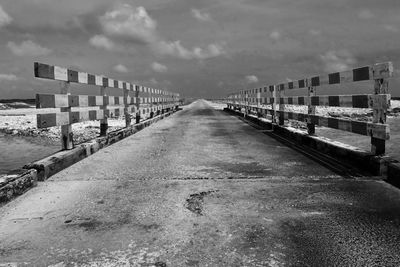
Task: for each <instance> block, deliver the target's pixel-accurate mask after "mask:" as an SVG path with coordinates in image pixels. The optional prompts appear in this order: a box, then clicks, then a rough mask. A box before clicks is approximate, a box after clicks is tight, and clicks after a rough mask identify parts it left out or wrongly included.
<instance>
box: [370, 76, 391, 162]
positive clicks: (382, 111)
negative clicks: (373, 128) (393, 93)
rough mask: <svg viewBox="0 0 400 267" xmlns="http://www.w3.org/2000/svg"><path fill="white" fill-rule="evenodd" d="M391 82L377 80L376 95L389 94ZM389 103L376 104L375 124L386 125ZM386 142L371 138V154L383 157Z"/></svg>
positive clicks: (373, 120)
mask: <svg viewBox="0 0 400 267" xmlns="http://www.w3.org/2000/svg"><path fill="white" fill-rule="evenodd" d="M388 92H389V81H388V80H387V79H375V85H374V94H375V95H378V94H388ZM387 109H388V103H374V107H373V110H372V112H373V117H372V122H373V123H386V113H387ZM385 147H386V140H383V139H378V138H375V137H373V136H372V137H371V152H372V153H373V154H374V155H383V154H385V152H386V151H385V150H386V148H385Z"/></svg>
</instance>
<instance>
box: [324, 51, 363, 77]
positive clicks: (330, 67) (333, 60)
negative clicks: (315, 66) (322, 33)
mask: <svg viewBox="0 0 400 267" xmlns="http://www.w3.org/2000/svg"><path fill="white" fill-rule="evenodd" d="M320 57H321V60H322V62H323V63H324V65H325V66H324V70H325V71H326V72H329V73H331V72H340V71H345V70H349V69H351V68H352V67H353V66H354V65H355V64H356V59H355V58H354V56H353V55H351V54H350V53H349V52H348V51H345V50H341V51H328V52H326V53H325V54H324V55H321V56H320Z"/></svg>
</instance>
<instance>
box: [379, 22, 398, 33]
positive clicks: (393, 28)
mask: <svg viewBox="0 0 400 267" xmlns="http://www.w3.org/2000/svg"><path fill="white" fill-rule="evenodd" d="M383 28H384V29H385V30H387V31H388V32H399V29H398V28H397V27H396V26H394V25H389V24H385V25H383Z"/></svg>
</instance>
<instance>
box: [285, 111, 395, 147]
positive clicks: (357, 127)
mask: <svg viewBox="0 0 400 267" xmlns="http://www.w3.org/2000/svg"><path fill="white" fill-rule="evenodd" d="M278 113H280V114H283V117H284V119H285V120H297V121H302V122H306V123H313V124H315V125H319V126H323V127H328V128H332V129H338V130H342V131H346V132H352V133H356V134H360V135H366V136H372V137H375V138H378V139H382V140H389V125H388V124H380V123H371V122H363V121H354V120H347V119H338V118H330V117H324V116H317V115H311V114H304V113H295V112H287V111H278Z"/></svg>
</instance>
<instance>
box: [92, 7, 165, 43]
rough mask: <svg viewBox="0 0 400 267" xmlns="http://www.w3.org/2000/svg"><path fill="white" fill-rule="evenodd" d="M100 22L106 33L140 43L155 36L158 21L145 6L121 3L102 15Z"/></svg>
mask: <svg viewBox="0 0 400 267" xmlns="http://www.w3.org/2000/svg"><path fill="white" fill-rule="evenodd" d="M100 24H101V25H102V27H103V31H104V33H105V34H106V35H109V36H115V37H118V38H122V39H127V40H132V41H135V42H140V43H150V42H152V41H153V40H154V39H155V38H156V37H155V29H156V27H157V23H156V21H155V20H153V19H152V18H151V17H150V16H149V15H148V14H147V11H146V9H145V8H144V7H138V8H133V7H132V6H131V5H128V4H124V5H119V6H118V7H117V8H116V9H115V10H113V11H109V12H106V13H105V14H104V15H103V16H101V17H100Z"/></svg>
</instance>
